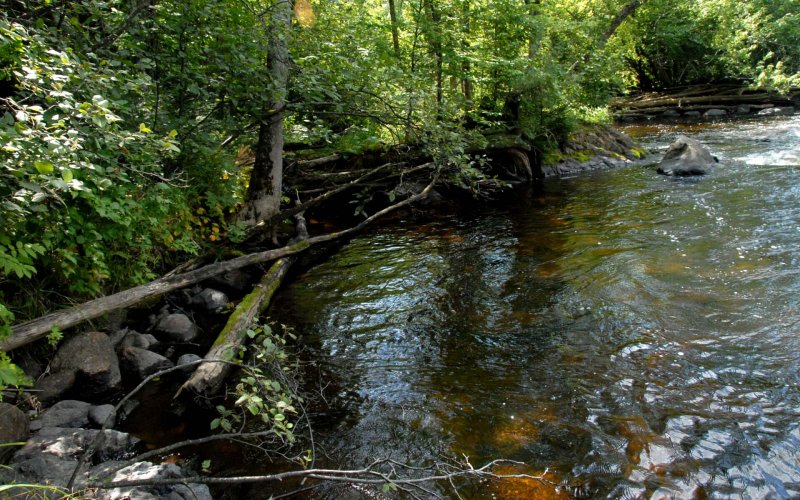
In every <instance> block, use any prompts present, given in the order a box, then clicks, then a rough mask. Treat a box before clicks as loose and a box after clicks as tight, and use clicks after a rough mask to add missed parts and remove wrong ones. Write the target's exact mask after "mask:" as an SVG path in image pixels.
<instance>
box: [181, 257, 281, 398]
mask: <svg viewBox="0 0 800 500" xmlns="http://www.w3.org/2000/svg"><path fill="white" fill-rule="evenodd" d="M295 260H296V257H293V256H292V257H285V258H283V259H280V260H278V261H276V262H275V263H274V264H273V265H272V267H271V268H270V269H269V271H267V272H266V274H264V277H263V278H262V279H261V281H260V282H259V283H258V285H256V286H255V288H254V289H253V291H252V292H250V293H249V294H248V295H247V296H246V297H245V298H244V299H242V301H241V302H240V303H239V305H238V306H236V309H235V310H234V311H233V313H231V316H230V318H228V322H227V324H226V325H225V328H223V329H222V331H221V332H220V334H219V335H218V336H217V340H216V341H215V342H214V344H213V345H212V346H211V349H210V350H209V351H208V354H206V356H205V358H204V362H203V363H202V364H201V365H200V366H199V367H198V368H197V369H196V370H195V371H194V373H193V374H192V376H191V377H190V378H189V380H187V381H186V383H184V384H183V385H182V386H181V388H180V389H178V393H177V394H175V397H178V396H179V395H180V394H181V393H182V392H183V391H184V390H188V391H191V392H193V393H195V394H202V395H205V396H210V395H212V394H216V393H217V392H219V390H220V389H221V388H222V383H223V382H224V381H225V377H227V375H228V373H229V372H230V370H231V368H232V367H231V365H229V364H226V363H219V362H218V361H228V360H230V359H232V358H233V357H235V356H236V354H237V353H238V352H239V349H240V348H241V347H242V346H243V345H244V343H245V342H246V341H247V335H246V332H247V329H248V328H249V327H250V325H252V324H253V322H254V321H255V319H256V318H257V317H258V316H259V315H260V314H261V313H262V312H264V310H265V309H266V308H267V307H268V306H269V302H270V300H271V299H272V296H273V295H274V294H275V291H276V290H277V289H278V287H279V286H280V285H281V283H282V282H283V279H284V278H285V277H286V273H287V272H288V271H289V268H290V267H291V265H292V264H293V263H294V261H295Z"/></svg>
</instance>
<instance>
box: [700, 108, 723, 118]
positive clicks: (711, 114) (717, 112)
mask: <svg viewBox="0 0 800 500" xmlns="http://www.w3.org/2000/svg"><path fill="white" fill-rule="evenodd" d="M703 116H705V117H706V118H719V117H722V116H728V112H727V111H725V110H724V109H709V110H708V111H706V112H705V113H703Z"/></svg>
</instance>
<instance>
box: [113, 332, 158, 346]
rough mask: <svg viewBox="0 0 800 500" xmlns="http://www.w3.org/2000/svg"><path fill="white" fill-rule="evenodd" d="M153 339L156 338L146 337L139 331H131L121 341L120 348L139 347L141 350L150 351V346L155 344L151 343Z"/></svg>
mask: <svg viewBox="0 0 800 500" xmlns="http://www.w3.org/2000/svg"><path fill="white" fill-rule="evenodd" d="M151 338H152V339H154V340H155V337H153V336H152V335H144V334H141V333H139V332H137V331H134V330H130V331H129V332H128V333H127V334H126V335H125V337H124V338H123V339H122V340H121V341H120V343H119V345H118V347H119V348H124V347H138V348H140V349H150V346H151V345H152V344H153V342H151ZM156 342H158V341H156Z"/></svg>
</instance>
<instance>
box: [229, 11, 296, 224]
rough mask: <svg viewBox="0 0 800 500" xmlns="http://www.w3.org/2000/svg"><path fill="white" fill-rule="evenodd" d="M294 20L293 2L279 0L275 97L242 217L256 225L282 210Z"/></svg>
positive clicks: (273, 30) (271, 50)
mask: <svg viewBox="0 0 800 500" xmlns="http://www.w3.org/2000/svg"><path fill="white" fill-rule="evenodd" d="M291 22H292V1H291V0H275V1H274V2H273V4H272V17H271V20H270V25H269V41H268V44H267V45H268V48H267V50H268V57H267V67H268V74H269V80H270V82H271V85H272V89H271V90H272V98H271V99H270V100H269V102H267V104H266V105H265V107H264V109H263V110H262V114H261V117H260V121H259V127H258V142H257V144H256V148H255V149H256V150H255V162H254V163H253V171H252V172H251V174H250V185H249V186H248V189H247V196H246V199H245V205H244V208H243V210H242V213H241V216H240V219H241V220H242V221H243V222H244V223H245V224H247V225H251V226H252V225H256V224H258V223H259V222H263V221H264V220H266V219H268V218H269V217H272V216H273V215H275V214H276V213H278V212H279V211H280V205H281V195H282V192H281V189H282V186H283V117H284V108H285V107H286V95H287V84H288V78H289V45H288V41H287V38H288V36H289V29H290V27H291Z"/></svg>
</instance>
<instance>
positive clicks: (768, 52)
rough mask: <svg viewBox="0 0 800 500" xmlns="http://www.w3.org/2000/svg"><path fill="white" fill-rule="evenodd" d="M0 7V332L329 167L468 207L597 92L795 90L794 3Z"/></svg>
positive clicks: (191, 249)
mask: <svg viewBox="0 0 800 500" xmlns="http://www.w3.org/2000/svg"><path fill="white" fill-rule="evenodd" d="M1 4H2V9H0V158H1V159H2V167H0V168H1V169H2V170H0V197H1V198H2V200H1V201H0V339H2V338H4V337H7V336H8V335H9V334H10V333H11V330H12V325H14V324H18V323H21V322H23V321H26V320H30V319H34V318H37V317H39V316H42V315H44V314H45V313H48V312H50V311H52V310H54V309H57V308H59V307H62V306H65V305H68V304H74V303H76V302H81V301H84V300H88V299H91V298H94V297H98V296H101V295H107V294H111V293H114V292H119V291H122V290H125V289H128V288H130V287H133V286H135V285H141V284H143V283H146V282H148V281H151V280H153V279H155V278H157V277H158V276H160V275H162V274H163V273H164V272H166V271H167V270H168V269H170V268H172V267H174V266H176V265H178V264H180V263H182V262H185V261H187V260H190V259H192V258H193V257H196V256H209V255H210V256H213V257H219V258H222V256H223V255H225V253H226V252H227V251H228V250H229V249H231V248H235V247H236V246H237V244H240V243H242V242H243V241H244V240H245V239H246V238H250V237H251V236H252V227H253V226H255V225H257V224H258V223H260V222H264V221H266V222H268V225H270V226H273V227H277V226H278V225H279V224H280V222H281V220H282V219H286V220H287V221H290V220H291V218H290V216H291V215H293V214H294V213H295V212H297V210H291V207H292V206H294V205H295V204H297V203H298V202H299V203H303V202H305V201H308V200H309V199H311V198H312V197H313V196H315V195H318V194H320V193H323V192H324V191H325V189H323V190H321V191H317V192H314V189H313V188H308V187H306V188H301V187H300V186H303V182H307V181H304V179H308V178H313V177H314V175H315V174H318V173H319V172H318V170H319V169H318V168H317V166H318V165H322V164H325V163H326V161H327V160H330V161H341V160H342V158H344V164H345V165H347V161H348V160H347V159H348V158H356V157H358V156H359V155H373V156H375V157H378V158H381V157H383V156H385V157H386V158H392V156H391V155H390V154H389V153H393V154H395V157H399V158H400V159H401V160H402V161H406V160H407V159H408V158H414V159H416V160H419V161H418V162H417V163H416V164H414V165H408V166H409V167H415V166H417V165H422V164H425V165H429V168H427V169H423V170H420V171H419V172H422V173H423V178H424V179H425V180H430V179H431V178H432V177H433V176H434V175H438V176H440V177H439V178H440V179H441V181H440V182H443V183H446V184H448V185H452V186H458V187H459V188H461V189H464V190H467V191H473V192H478V191H480V189H481V185H482V184H481V183H482V182H483V181H484V180H486V179H490V178H491V177H492V175H493V170H492V168H491V165H490V162H488V161H487V160H486V159H485V158H484V156H483V155H482V153H481V151H482V150H484V149H486V148H487V147H488V146H489V145H490V141H491V137H492V135H493V134H498V133H502V134H510V135H512V136H514V137H517V138H519V140H520V141H522V142H524V143H525V144H526V145H528V146H529V147H530V148H531V149H532V151H534V152H535V153H536V154H535V155H532V158H534V160H536V161H541V158H543V157H545V156H546V155H547V153H548V152H549V151H552V150H555V149H556V148H557V147H558V146H559V144H560V143H562V142H563V141H565V140H566V138H567V136H568V135H569V134H570V133H571V132H573V131H575V130H576V129H577V128H578V127H579V126H580V125H581V124H582V123H587V122H605V121H608V120H610V116H609V112H608V110H607V108H606V105H607V103H608V102H609V100H610V99H611V98H612V97H615V96H620V95H626V94H630V93H635V92H637V91H641V90H664V89H669V88H672V87H677V86H684V85H689V84H698V83H722V82H724V83H728V84H731V83H733V84H738V85H740V86H741V88H743V89H746V88H749V87H753V88H758V89H762V90H766V91H776V92H788V91H789V90H790V89H791V88H792V87H793V86H795V85H796V84H797V82H798V78H800V76H798V71H800V43H799V40H798V37H800V23H798V19H797V12H798V11H799V10H800V5H798V2H797V1H796V0H780V1H766V0H756V1H752V2H737V1H732V0H702V1H688V0H679V1H667V0H642V1H630V2H627V1H618V0H571V1H567V2H553V1H548V0H524V1H523V0H501V1H491V2H490V1H477V2H476V1H464V0H389V1H388V2H383V1H373V0H359V1H352V2H350V1H342V2H332V1H316V0H296V1H295V2H293V3H291V2H289V1H288V0H278V1H275V2H272V1H269V0H263V1H262V0H189V1H183V0H181V1H177V0H107V1H101V0H80V1H75V2H67V1H55V0H33V1H31V0H25V1H17V0H4V1H3V2H1ZM398 152H404V153H403V155H399V156H398ZM408 152H413V153H408ZM365 173H366V172H364V171H361V172H360V174H359V175H361V174H365ZM357 177H358V176H355V177H349V178H348V177H346V178H345V179H344V180H345V181H353V180H354V179H356V178H357ZM396 181H397V178H395V181H394V182H395V183H396ZM422 185H423V186H424V185H425V184H422ZM332 186H335V185H332ZM328 188H329V189H335V187H330V186H328ZM303 189H306V191H308V192H306V193H305V194H303V195H301V194H300V193H299V191H302V190H303ZM382 189H384V195H385V196H386V199H387V200H389V201H390V202H391V201H394V199H395V197H399V196H401V192H400V190H397V192H395V190H394V189H393V188H392V187H390V188H389V189H388V190H386V189H385V187H384V188H382ZM359 195H361V197H359ZM349 196H351V197H352V199H353V200H354V201H355V202H356V203H354V205H355V206H357V207H358V210H357V211H358V212H361V216H362V217H363V216H366V215H369V213H368V211H367V210H365V209H364V207H365V201H364V200H365V198H364V197H368V196H371V194H370V193H368V192H359V191H357V190H351V191H349ZM272 233H273V234H272V236H273V238H272V239H273V240H274V241H276V242H278V241H279V240H280V238H281V236H280V235H279V234H278V231H277V230H273V231H272ZM51 333H52V335H51V340H53V341H56V340H57V339H58V337H59V336H60V331H59V330H58V328H55V329H53V331H52V332H51ZM23 382H24V377H23V375H22V373H21V372H20V371H19V370H18V369H17V368H16V367H15V365H14V364H13V363H12V362H11V360H10V358H9V357H8V355H7V354H5V353H0V385H1V386H9V385H18V384H21V383H23Z"/></svg>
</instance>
